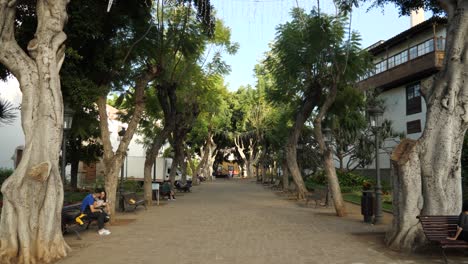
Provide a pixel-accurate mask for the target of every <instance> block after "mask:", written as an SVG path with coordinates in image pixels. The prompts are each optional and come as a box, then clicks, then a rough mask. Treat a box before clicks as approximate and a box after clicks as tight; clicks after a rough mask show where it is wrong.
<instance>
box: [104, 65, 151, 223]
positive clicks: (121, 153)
mask: <svg viewBox="0 0 468 264" xmlns="http://www.w3.org/2000/svg"><path fill="white" fill-rule="evenodd" d="M157 74H158V69H157V67H156V66H149V68H148V69H147V70H146V71H145V72H144V73H143V74H142V75H140V76H138V77H137V80H136V81H135V83H136V85H135V102H134V105H135V109H134V111H133V115H132V117H131V119H130V122H129V124H128V128H127V130H126V132H125V135H124V136H123V138H122V140H121V141H120V144H119V146H118V148H117V150H116V152H115V153H114V151H113V150H112V144H111V141H110V132H109V125H108V117H107V109H106V108H107V107H106V105H107V97H106V96H100V97H99V98H98V101H97V105H98V110H99V126H100V129H101V140H102V145H103V148H104V155H103V163H104V182H105V183H104V185H105V189H106V192H107V195H108V198H109V202H110V203H111V206H110V214H111V215H112V216H114V215H115V204H116V196H117V194H116V192H117V183H118V178H119V173H120V168H121V166H122V162H123V160H124V157H125V153H126V152H127V148H128V145H129V144H130V141H131V140H132V138H133V134H134V133H135V131H136V129H137V126H138V123H139V122H140V119H141V117H142V115H143V110H144V108H145V102H144V95H145V88H146V86H147V85H148V83H149V82H150V81H152V80H153V79H154V78H156V76H157ZM110 221H111V224H112V223H114V221H115V217H111V220H110Z"/></svg>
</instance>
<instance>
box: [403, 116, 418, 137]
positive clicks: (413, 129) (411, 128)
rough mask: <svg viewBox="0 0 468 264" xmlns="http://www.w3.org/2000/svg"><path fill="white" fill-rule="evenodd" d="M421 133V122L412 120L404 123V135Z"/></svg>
mask: <svg viewBox="0 0 468 264" xmlns="http://www.w3.org/2000/svg"><path fill="white" fill-rule="evenodd" d="M419 132H421V120H419V119H418V120H414V121H410V122H407V123H406V134H414V133H419Z"/></svg>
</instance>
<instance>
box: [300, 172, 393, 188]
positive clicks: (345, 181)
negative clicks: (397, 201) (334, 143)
mask: <svg viewBox="0 0 468 264" xmlns="http://www.w3.org/2000/svg"><path fill="white" fill-rule="evenodd" d="M336 174H337V176H338V181H339V182H340V187H341V191H342V192H343V193H349V192H353V191H361V190H362V189H373V188H374V186H375V181H374V179H369V178H367V177H364V176H362V175H360V174H358V173H354V172H342V171H339V170H337V171H336ZM326 184H327V176H326V175H325V171H319V172H317V173H315V174H313V175H311V176H309V177H308V178H307V179H306V181H305V185H306V188H307V189H313V187H314V186H317V185H320V186H324V185H326ZM382 192H383V193H384V194H388V193H390V192H391V185H390V184H389V183H388V182H386V181H382Z"/></svg>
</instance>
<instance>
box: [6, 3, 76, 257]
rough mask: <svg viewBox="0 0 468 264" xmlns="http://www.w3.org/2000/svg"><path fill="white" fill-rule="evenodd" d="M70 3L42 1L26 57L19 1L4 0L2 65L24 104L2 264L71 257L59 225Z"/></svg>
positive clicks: (8, 183)
mask: <svg viewBox="0 0 468 264" xmlns="http://www.w3.org/2000/svg"><path fill="white" fill-rule="evenodd" d="M66 5H67V1H59V0H57V1H44V0H38V1H37V6H36V15H37V20H38V26H37V30H36V34H35V35H34V39H33V40H31V41H30V42H29V44H28V51H29V54H30V55H28V54H26V53H25V52H24V51H23V50H22V49H21V48H20V47H19V46H18V44H17V43H16V40H15V38H14V32H15V31H14V28H15V10H16V1H8V0H0V47H1V48H0V63H1V64H3V65H5V66H6V67H7V69H8V70H9V71H10V72H11V73H12V74H13V75H14V76H15V77H16V78H17V79H18V81H19V83H20V87H21V90H22V92H23V99H22V105H21V118H22V119H21V122H22V126H23V130H24V135H25V149H24V153H23V158H22V159H21V162H20V164H19V165H18V167H17V169H16V170H15V171H14V173H13V174H12V175H11V176H10V177H8V179H7V180H6V181H5V182H4V183H3V185H2V188H1V191H2V193H3V209H2V213H1V219H0V263H2V264H23V263H24V264H29V263H51V262H54V261H56V260H58V259H60V258H63V257H65V256H66V255H67V252H68V251H69V249H70V248H69V247H68V245H67V244H66V243H65V241H64V239H63V236H62V231H61V228H60V226H61V225H60V223H61V210H62V206H63V183H62V180H61V177H60V173H59V168H58V164H59V153H60V146H61V145H60V144H61V142H62V136H63V101H62V92H61V87H60V76H59V71H60V68H61V66H62V63H63V60H64V57H65V56H64V55H65V53H64V51H65V46H64V45H63V43H64V41H65V39H66V35H65V33H63V26H64V24H65V22H66V20H67V12H66Z"/></svg>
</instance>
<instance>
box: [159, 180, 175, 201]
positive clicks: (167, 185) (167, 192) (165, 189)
mask: <svg viewBox="0 0 468 264" xmlns="http://www.w3.org/2000/svg"><path fill="white" fill-rule="evenodd" d="M161 195H162V196H163V197H165V196H167V199H168V200H175V199H176V198H175V194H174V190H173V189H172V184H171V181H169V180H166V181H164V183H163V185H162V186H161Z"/></svg>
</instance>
